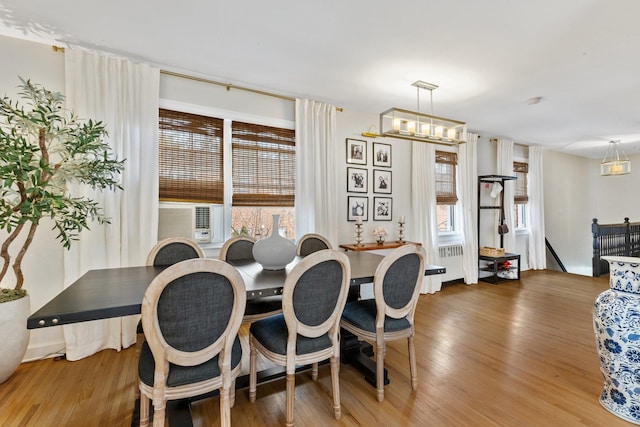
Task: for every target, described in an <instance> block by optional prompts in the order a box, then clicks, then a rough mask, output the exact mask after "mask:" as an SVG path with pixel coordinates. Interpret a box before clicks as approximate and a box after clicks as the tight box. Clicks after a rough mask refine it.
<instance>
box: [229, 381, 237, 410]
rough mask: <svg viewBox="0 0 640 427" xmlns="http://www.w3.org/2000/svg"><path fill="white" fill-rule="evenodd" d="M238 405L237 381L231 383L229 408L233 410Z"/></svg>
mask: <svg viewBox="0 0 640 427" xmlns="http://www.w3.org/2000/svg"><path fill="white" fill-rule="evenodd" d="M235 404H236V380H235V379H233V380H232V381H231V389H230V390H229V406H230V407H231V408H233V407H234V406H235Z"/></svg>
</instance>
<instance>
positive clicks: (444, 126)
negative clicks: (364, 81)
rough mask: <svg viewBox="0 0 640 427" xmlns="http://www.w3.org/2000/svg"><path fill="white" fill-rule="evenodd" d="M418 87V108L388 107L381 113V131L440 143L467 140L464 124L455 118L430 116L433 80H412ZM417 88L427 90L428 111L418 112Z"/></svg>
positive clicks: (435, 87) (457, 142)
mask: <svg viewBox="0 0 640 427" xmlns="http://www.w3.org/2000/svg"><path fill="white" fill-rule="evenodd" d="M411 86H415V87H416V90H417V104H418V105H417V109H418V111H410V110H404V109H401V108H395V107H394V108H390V109H388V110H386V111H384V112H383V113H381V114H380V133H381V135H383V136H390V137H393V138H401V139H410V140H412V141H423V142H431V143H435V144H442V145H456V144H459V143H463V142H466V140H467V125H466V123H465V122H461V121H458V120H452V119H446V118H444V117H437V116H434V115H433V91H434V90H435V89H437V88H438V86H437V85H434V84H432V83H427V82H423V81H422V80H418V81H416V82H413V83H412V84H411ZM420 90H428V91H429V95H430V103H431V111H430V114H424V113H421V112H420Z"/></svg>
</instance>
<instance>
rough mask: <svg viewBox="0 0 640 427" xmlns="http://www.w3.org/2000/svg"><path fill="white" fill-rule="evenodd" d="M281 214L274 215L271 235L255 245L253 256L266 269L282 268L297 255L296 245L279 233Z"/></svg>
mask: <svg viewBox="0 0 640 427" xmlns="http://www.w3.org/2000/svg"><path fill="white" fill-rule="evenodd" d="M279 226H280V215H273V226H272V228H271V235H270V236H269V237H267V238H266V239H260V240H258V241H257V242H256V243H255V244H254V245H253V258H254V259H255V260H256V261H257V262H259V263H260V264H261V265H262V268H264V269H265V270H282V269H284V268H285V267H286V266H287V264H289V263H290V262H291V261H293V259H294V258H295V257H296V245H295V244H294V243H293V242H292V241H291V240H289V239H285V238H284V237H282V236H281V235H280V233H278V229H279Z"/></svg>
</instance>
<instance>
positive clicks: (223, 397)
mask: <svg viewBox="0 0 640 427" xmlns="http://www.w3.org/2000/svg"><path fill="white" fill-rule="evenodd" d="M220 425H221V426H222V427H231V409H230V404H229V390H228V389H227V388H225V387H222V388H221V389H220Z"/></svg>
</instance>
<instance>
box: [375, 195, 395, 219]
mask: <svg viewBox="0 0 640 427" xmlns="http://www.w3.org/2000/svg"><path fill="white" fill-rule="evenodd" d="M392 218H393V199H392V198H391V197H374V198H373V220H374V221H391V219H392Z"/></svg>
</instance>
